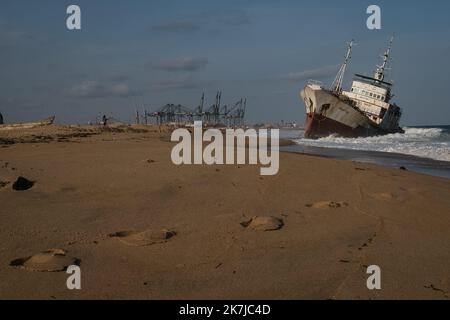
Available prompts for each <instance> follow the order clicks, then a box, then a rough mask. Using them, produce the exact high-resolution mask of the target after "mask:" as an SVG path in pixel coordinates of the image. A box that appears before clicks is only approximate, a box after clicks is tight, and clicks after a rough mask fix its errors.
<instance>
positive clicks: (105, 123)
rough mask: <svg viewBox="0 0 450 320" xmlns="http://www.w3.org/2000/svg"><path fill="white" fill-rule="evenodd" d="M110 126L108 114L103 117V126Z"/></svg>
mask: <svg viewBox="0 0 450 320" xmlns="http://www.w3.org/2000/svg"><path fill="white" fill-rule="evenodd" d="M107 124H108V118H107V117H106V114H104V115H103V126H106V125H107Z"/></svg>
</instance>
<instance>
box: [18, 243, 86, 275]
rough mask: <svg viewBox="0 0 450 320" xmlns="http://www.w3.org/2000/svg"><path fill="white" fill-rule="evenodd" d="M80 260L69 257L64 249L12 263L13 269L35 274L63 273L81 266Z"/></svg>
mask: <svg viewBox="0 0 450 320" xmlns="http://www.w3.org/2000/svg"><path fill="white" fill-rule="evenodd" d="M79 264H80V260H79V259H77V258H73V257H69V256H67V252H66V251H64V250H62V249H50V250H47V251H44V252H41V253H38V254H36V255H34V256H31V257H26V258H19V259H15V260H13V261H11V263H10V264H9V265H10V266H11V267H15V268H20V269H25V270H28V271H35V272H61V271H65V270H67V268H68V267H69V266H71V265H79Z"/></svg>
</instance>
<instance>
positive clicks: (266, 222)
mask: <svg viewBox="0 0 450 320" xmlns="http://www.w3.org/2000/svg"><path fill="white" fill-rule="evenodd" d="M241 226H243V227H244V228H251V229H253V230H257V231H275V230H280V229H281V228H282V227H283V226H284V222H283V220H281V219H278V218H275V217H254V218H252V219H250V220H249V221H244V222H242V223H241Z"/></svg>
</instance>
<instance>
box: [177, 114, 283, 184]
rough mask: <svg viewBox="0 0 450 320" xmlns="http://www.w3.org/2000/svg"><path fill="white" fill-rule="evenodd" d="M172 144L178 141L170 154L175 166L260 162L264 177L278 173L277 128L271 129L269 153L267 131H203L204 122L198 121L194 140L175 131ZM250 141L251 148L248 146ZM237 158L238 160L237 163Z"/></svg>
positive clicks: (181, 129)
mask: <svg viewBox="0 0 450 320" xmlns="http://www.w3.org/2000/svg"><path fill="white" fill-rule="evenodd" d="M171 141H172V142H178V144H177V145H176V146H175V147H174V148H173V149H172V154H171V158H172V162H173V163H174V164H175V165H192V164H194V165H202V164H206V165H225V164H226V165H234V164H240V165H245V164H247V163H246V160H248V164H249V165H257V164H258V160H259V163H260V164H261V166H262V168H260V174H261V175H262V176H273V175H276V174H277V173H278V171H279V166H280V165H279V163H280V154H279V146H280V131H279V130H278V129H271V130H270V154H269V143H268V142H269V131H268V130H267V129H260V130H259V132H257V131H256V130H255V129H247V130H246V131H244V130H243V129H226V130H225V133H223V131H221V130H219V129H208V130H206V131H204V130H203V123H202V122H201V121H195V122H194V138H193V141H192V135H191V132H190V131H189V130H188V129H184V128H180V129H176V130H174V131H173V132H172V136H171ZM247 141H248V148H247V147H246V142H247ZM204 142H206V143H208V142H209V144H208V145H207V146H206V147H205V149H204V150H203V143H204ZM235 142H237V143H235ZM192 148H193V149H194V150H192ZM247 150H248V157H247ZM224 151H225V152H224ZM235 153H236V155H235ZM192 155H193V161H192ZM236 156H237V157H236ZM235 158H237V163H236V162H235V160H236V159H235ZM247 158H248V159H247Z"/></svg>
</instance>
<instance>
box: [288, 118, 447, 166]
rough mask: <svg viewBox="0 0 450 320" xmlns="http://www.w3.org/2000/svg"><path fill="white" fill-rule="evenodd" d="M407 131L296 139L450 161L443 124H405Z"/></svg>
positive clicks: (298, 142)
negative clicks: (362, 135) (432, 126)
mask: <svg viewBox="0 0 450 320" xmlns="http://www.w3.org/2000/svg"><path fill="white" fill-rule="evenodd" d="M404 129H405V133H404V134H390V135H386V136H379V137H369V138H341V137H336V136H329V137H326V138H322V139H318V140H310V139H304V138H302V139H296V140H294V141H295V142H296V143H297V144H300V145H307V146H314V147H324V148H337V149H351V150H365V151H379V152H389V153H401V154H407V155H413V156H418V157H422V158H429V159H435V160H440V161H449V162H450V131H449V130H448V129H443V128H414V127H407V128H404Z"/></svg>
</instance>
